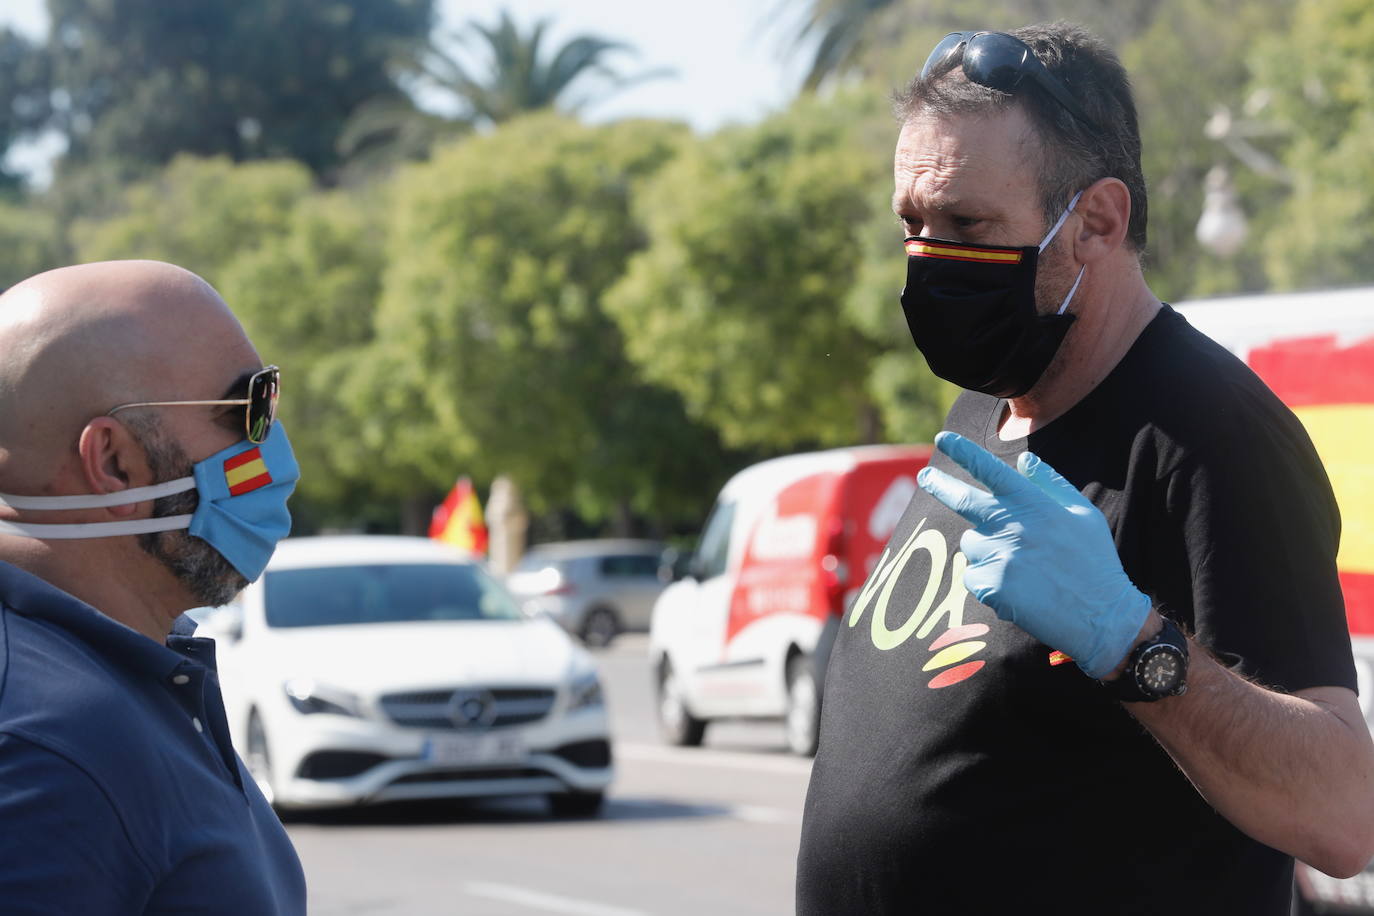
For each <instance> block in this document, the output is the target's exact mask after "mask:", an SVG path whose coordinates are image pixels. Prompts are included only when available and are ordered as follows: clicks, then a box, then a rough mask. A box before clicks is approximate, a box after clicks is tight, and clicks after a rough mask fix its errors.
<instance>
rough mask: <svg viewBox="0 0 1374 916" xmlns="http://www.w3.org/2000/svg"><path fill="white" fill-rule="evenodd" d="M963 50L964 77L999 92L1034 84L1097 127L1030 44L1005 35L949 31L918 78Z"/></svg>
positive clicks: (1078, 117)
mask: <svg viewBox="0 0 1374 916" xmlns="http://www.w3.org/2000/svg"><path fill="white" fill-rule="evenodd" d="M961 50H962V51H963V67H964V76H966V77H968V79H969V81H970V82H973V83H977V84H978V85H980V86H986V87H987V88H989V89H996V90H998V91H999V92H1006V93H1014V92H1015V91H1016V90H1017V87H1019V86H1020V85H1021V84H1022V83H1023V82H1024V81H1025V80H1027V79H1029V80H1030V81H1031V82H1033V83H1035V84H1036V85H1038V86H1039V87H1040V88H1041V89H1043V90H1045V91H1046V92H1048V93H1049V94H1050V96H1051V97H1053V98H1054V100H1055V101H1056V102H1058V103H1059V104H1060V105H1062V106H1064V108H1065V109H1066V110H1067V111H1068V112H1069V113H1070V114H1072V115H1073V116H1074V117H1075V118H1077V119H1078V120H1080V121H1082V122H1083V123H1084V124H1086V125H1087V126H1088V127H1091V128H1092V129H1093V130H1097V125H1096V124H1094V123H1093V120H1092V118H1089V117H1088V114H1087V112H1085V111H1084V110H1083V106H1082V105H1080V104H1078V101H1077V100H1076V99H1074V97H1073V96H1072V95H1070V94H1069V90H1068V89H1067V88H1066V87H1065V86H1064V84H1063V82H1061V81H1060V80H1059V79H1058V78H1057V77H1056V76H1055V75H1054V74H1053V73H1051V72H1050V71H1049V70H1048V69H1047V68H1046V67H1045V65H1044V63H1042V62H1041V60H1040V58H1038V57H1036V56H1035V52H1034V51H1032V50H1031V47H1030V45H1028V44H1026V43H1025V42H1024V41H1022V40H1021V39H1019V38H1017V37H1016V36H1015V35H1008V34H1007V33H1006V32H950V33H949V34H948V35H946V36H945V37H944V38H942V39H940V41H939V42H938V43H937V44H936V45H935V48H934V49H933V50H932V51H931V52H930V56H929V57H927V58H926V62H925V65H924V66H923V67H921V79H925V78H926V77H927V76H928V75H930V74H931V73H932V72H939V71H941V70H943V69H945V68H946V66H947V65H948V64H949V63H950V60H951V59H952V58H953V57H954V56H955V55H956V54H958V53H959V52H960V51H961Z"/></svg>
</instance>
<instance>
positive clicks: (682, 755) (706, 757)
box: [615, 742, 811, 776]
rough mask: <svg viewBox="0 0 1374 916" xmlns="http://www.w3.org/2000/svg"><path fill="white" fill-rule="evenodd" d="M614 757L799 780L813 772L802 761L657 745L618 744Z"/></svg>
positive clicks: (809, 763) (803, 759) (804, 760)
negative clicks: (712, 767) (788, 777)
mask: <svg viewBox="0 0 1374 916" xmlns="http://www.w3.org/2000/svg"><path fill="white" fill-rule="evenodd" d="M615 756H617V757H620V758H623V759H625V760H650V761H653V762H655V763H675V764H681V765H685V766H716V767H733V768H735V769H739V770H759V771H762V772H765V773H791V774H795V775H797V776H806V775H808V774H810V772H811V761H810V760H807V759H805V758H802V757H767V756H763V755H761V754H748V753H743V752H740V751H711V750H705V749H703V748H689V747H664V746H662V745H658V744H626V743H624V742H616V744H615Z"/></svg>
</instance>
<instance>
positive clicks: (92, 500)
mask: <svg viewBox="0 0 1374 916" xmlns="http://www.w3.org/2000/svg"><path fill="white" fill-rule="evenodd" d="M195 488H196V479H195V478H194V477H179V478H177V479H176V480H168V481H166V482H164V483H155V484H153V485H152V486H150V487H133V488H131V489H128V490H120V491H118V492H116V493H83V494H81V495H79V496H11V495H10V494H8V493H0V506H8V507H9V508H11V509H42V510H46V511H49V512H53V511H56V510H58V509H103V508H105V507H106V506H127V505H128V504H129V503H141V502H144V501H145V500H149V499H160V498H162V497H163V496H173V495H175V494H177V493H185V492H186V491H187V490H194V489H195ZM92 524H102V525H103V524H107V523H106V522H93V523H92ZM108 524H120V525H122V524H125V523H124V522H110V523H108ZM63 527H67V526H63ZM72 527H75V526H72ZM158 530H165V529H158ZM52 536H53V537H57V536H58V535H52Z"/></svg>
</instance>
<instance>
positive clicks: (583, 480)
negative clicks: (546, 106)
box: [344, 115, 723, 518]
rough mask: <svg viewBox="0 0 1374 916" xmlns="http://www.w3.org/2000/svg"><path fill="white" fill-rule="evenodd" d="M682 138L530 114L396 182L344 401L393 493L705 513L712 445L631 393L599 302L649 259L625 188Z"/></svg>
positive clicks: (654, 129)
mask: <svg viewBox="0 0 1374 916" xmlns="http://www.w3.org/2000/svg"><path fill="white" fill-rule="evenodd" d="M682 137H683V132H682V131H681V130H680V129H678V128H676V127H672V126H669V125H664V124H656V123H643V122H628V123H622V124H617V125H612V126H608V127H602V128H589V127H585V126H583V125H580V124H577V123H576V122H573V121H569V120H566V119H563V118H560V117H557V116H553V115H538V116H532V117H530V118H526V119H520V120H517V121H513V122H511V123H509V124H507V125H505V126H503V127H502V128H500V129H499V130H496V131H494V132H492V133H491V134H489V135H484V136H478V137H475V138H472V139H470V140H467V141H464V142H462V143H460V144H458V145H456V146H452V147H449V148H447V149H445V150H443V151H441V152H438V153H436V155H435V156H434V158H433V159H432V160H431V161H430V162H429V163H426V164H423V165H418V166H412V167H410V168H408V169H407V170H405V171H403V172H402V173H401V174H400V176H399V177H398V179H397V181H396V185H395V189H394V202H393V220H392V223H391V232H390V239H389V244H388V249H387V255H388V266H387V271H386V277H385V285H384V289H383V294H382V303H381V308H380V310H379V313H378V316H377V342H376V345H375V347H374V349H373V352H372V353H371V354H370V355H369V358H368V359H367V360H366V364H365V365H366V368H365V371H364V372H363V373H362V374H360V375H359V376H358V377H357V378H356V379H355V380H354V383H353V384H350V385H347V386H345V389H344V391H345V396H346V397H347V399H348V400H349V401H350V402H351V403H352V404H354V405H359V406H360V407H363V406H365V407H366V409H365V410H360V415H359V429H360V433H361V436H362V439H363V443H364V445H365V446H366V447H367V448H368V449H370V450H371V452H372V453H374V454H375V455H376V456H377V462H376V466H377V474H378V476H379V478H382V477H385V480H386V481H387V486H389V488H390V490H391V492H393V493H395V494H396V495H397V496H403V495H405V493H408V492H409V493H413V492H414V491H415V490H416V488H417V487H419V486H428V487H430V488H433V489H435V490H442V489H443V488H446V487H448V486H449V485H451V483H452V481H453V479H454V478H455V477H456V476H457V475H458V473H459V472H463V473H468V474H471V475H472V476H473V477H474V478H476V479H478V480H490V479H492V477H494V476H495V475H496V474H498V473H507V474H510V475H511V476H512V477H513V478H514V479H515V480H516V482H517V483H518V484H519V485H520V487H521V488H522V491H523V492H524V493H525V494H526V497H527V498H528V499H529V501H530V503H531V505H532V506H533V507H534V508H535V509H536V510H544V509H547V508H550V507H556V506H567V505H573V506H576V507H577V508H579V509H580V510H581V511H582V512H583V513H584V514H586V515H588V516H590V517H592V518H602V517H606V516H607V515H609V514H611V513H612V512H614V511H619V510H623V509H625V508H626V507H632V508H636V509H639V510H640V511H642V512H651V511H654V510H657V514H659V516H660V517H662V516H663V515H666V514H670V513H671V512H672V511H673V510H674V508H681V509H682V510H683V511H690V512H691V513H696V512H699V511H700V505H699V503H700V501H701V500H704V499H708V498H709V496H704V495H702V493H701V491H703V490H707V489H709V487H711V486H714V485H715V484H717V483H718V482H719V476H720V474H721V473H723V470H717V468H719V466H720V462H721V461H722V458H721V456H720V453H719V450H718V449H717V448H716V446H715V443H714V438H713V436H712V435H711V434H710V433H709V432H708V431H707V430H705V429H703V428H702V427H700V426H698V425H696V424H694V423H692V422H691V421H690V420H688V419H687V417H686V416H685V414H684V411H683V409H682V406H681V404H680V403H679V402H678V401H677V399H676V398H675V397H674V396H673V395H672V394H671V393H669V392H668V391H665V390H662V389H656V388H653V387H651V386H649V385H646V384H644V383H643V382H642V381H641V380H640V379H639V377H638V375H637V373H636V372H635V371H634V369H633V368H632V367H631V366H630V364H629V363H628V362H627V360H626V359H625V357H624V354H623V346H622V342H621V337H620V333H619V331H618V329H617V327H616V325H615V324H614V323H613V322H612V321H611V320H610V319H609V318H608V317H607V316H606V315H605V312H604V310H603V306H602V298H603V295H604V293H605V290H606V289H607V288H608V287H609V286H610V285H611V284H612V283H614V282H615V280H616V279H617V278H618V277H619V276H620V274H621V272H622V271H623V269H624V264H625V261H626V259H627V258H629V257H630V255H631V254H632V253H633V252H634V251H635V250H637V249H638V248H639V247H641V245H642V244H643V230H642V229H641V227H640V226H639V225H638V224H637V222H636V220H635V218H634V215H633V214H632V212H631V199H632V194H633V189H634V187H635V184H636V182H637V181H638V180H639V179H640V178H641V177H642V176H644V175H647V174H649V173H651V172H653V171H654V170H655V169H657V168H659V166H660V165H661V164H662V163H663V162H664V161H665V160H668V159H669V158H671V156H672V155H673V152H674V150H675V149H676V148H677V146H678V145H679V144H680V143H681V142H682ZM675 501H676V502H675Z"/></svg>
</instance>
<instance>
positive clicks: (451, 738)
mask: <svg viewBox="0 0 1374 916" xmlns="http://www.w3.org/2000/svg"><path fill="white" fill-rule="evenodd" d="M197 635H202V636H204V635H210V636H212V637H214V638H215V640H216V655H217V657H218V666H219V671H220V681H221V685H222V689H223V692H224V703H225V710H226V713H227V714H228V716H229V727H230V733H231V735H232V737H233V742H234V745H235V747H236V748H237V749H238V751H239V753H240V754H241V755H242V756H243V758H244V761H245V763H247V765H248V768H249V770H250V771H251V772H252V773H253V776H254V779H255V780H256V781H257V782H258V785H259V786H261V787H262V790H263V793H264V794H265V795H266V796H267V797H268V799H269V800H271V801H272V802H273V804H274V805H276V806H277V807H279V808H283V809H285V808H310V807H330V806H337V805H349V804H356V803H363V802H381V801H391V800H396V799H414V798H438V797H456V796H481V795H524V794H542V795H546V796H548V799H549V803H550V805H551V807H552V809H553V812H554V813H555V814H556V815H561V816H590V815H593V814H595V813H596V812H597V811H598V810H599V809H600V807H601V802H602V799H603V796H604V793H605V790H606V787H607V786H608V785H609V784H610V782H611V778H612V765H611V746H610V736H609V731H608V726H607V717H606V707H605V703H604V701H603V698H602V692H601V683H600V680H599V678H598V676H597V670H596V667H595V664H594V662H593V661H592V659H591V657H590V656H589V655H588V654H587V652H586V651H585V650H583V649H582V648H580V647H579V646H577V645H575V644H574V643H573V641H572V639H571V638H570V637H569V636H568V634H567V633H565V632H564V631H563V630H562V628H560V627H559V626H558V625H557V624H556V623H554V622H553V621H552V620H549V619H548V618H546V617H543V616H538V617H533V618H532V617H529V616H526V615H524V614H522V613H521V612H520V610H519V608H518V607H517V605H516V603H515V602H514V600H513V599H511V597H510V596H509V595H508V594H507V593H506V591H505V590H504V589H503V588H502V587H501V586H500V585H499V584H498V583H497V582H496V581H495V580H494V579H493V578H492V577H491V576H489V575H488V574H487V573H486V571H485V570H484V569H483V568H482V567H481V565H480V564H479V563H478V562H476V561H475V560H474V559H473V558H471V557H470V556H468V555H466V554H463V553H459V552H457V551H455V550H454V549H453V548H451V547H447V546H444V545H442V544H437V543H435V542H433V541H429V540H425V539H422V538H404V537H375V536H359V537H318V538H292V539H288V540H286V541H284V542H282V544H281V546H280V547H278V548H277V552H276V554H275V555H274V556H273V558H272V562H271V563H270V564H269V565H268V567H267V571H266V573H265V574H264V575H263V577H262V578H261V579H260V580H259V581H257V582H255V583H254V584H253V585H251V586H249V587H248V588H247V589H246V590H245V591H244V592H243V594H241V595H240V596H239V598H238V599H237V600H236V602H235V603H234V604H232V605H229V606H227V607H225V608H221V609H219V610H216V611H214V612H212V613H211V614H210V615H209V616H208V617H206V618H205V619H204V623H202V624H201V626H200V629H199V630H198V631H197Z"/></svg>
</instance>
